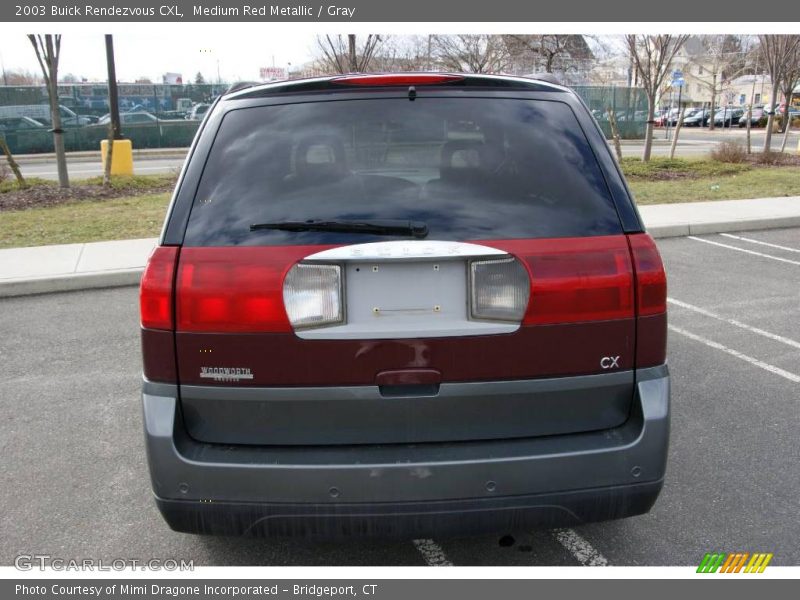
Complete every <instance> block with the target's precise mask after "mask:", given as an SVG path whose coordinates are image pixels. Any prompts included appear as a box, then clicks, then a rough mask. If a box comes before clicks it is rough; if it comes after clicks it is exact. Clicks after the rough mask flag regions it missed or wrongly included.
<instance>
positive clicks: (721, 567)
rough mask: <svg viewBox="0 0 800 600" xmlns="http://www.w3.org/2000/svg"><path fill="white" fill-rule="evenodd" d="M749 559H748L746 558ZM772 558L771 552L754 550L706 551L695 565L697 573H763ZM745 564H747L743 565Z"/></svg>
mask: <svg viewBox="0 0 800 600" xmlns="http://www.w3.org/2000/svg"><path fill="white" fill-rule="evenodd" d="M748 559H749V560H748ZM771 560H772V553H771V552H770V553H766V552H755V553H753V554H750V553H749V552H734V553H731V554H726V553H724V552H708V553H706V555H705V556H704V557H703V560H702V561H701V562H700V566H699V567H697V572H698V573H716V572H717V571H719V572H720V573H739V572H742V573H763V572H764V569H766V568H767V565H768V564H769V561H771ZM745 564H746V565H747V566H745Z"/></svg>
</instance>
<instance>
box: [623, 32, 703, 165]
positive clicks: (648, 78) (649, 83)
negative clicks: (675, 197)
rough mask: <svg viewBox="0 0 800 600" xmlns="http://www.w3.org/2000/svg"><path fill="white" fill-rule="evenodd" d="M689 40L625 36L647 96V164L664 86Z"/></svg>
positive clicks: (663, 35) (672, 37)
mask: <svg viewBox="0 0 800 600" xmlns="http://www.w3.org/2000/svg"><path fill="white" fill-rule="evenodd" d="M688 38H689V36H688V35H666V34H662V35H636V34H634V35H627V36H625V39H626V41H627V45H628V52H629V54H630V56H631V59H632V62H633V64H634V67H635V69H636V73H637V75H638V79H639V82H640V83H641V85H642V88H643V89H644V92H645V95H646V96H647V126H646V128H645V137H644V150H643V151H642V161H644V162H647V161H649V160H650V154H651V152H652V148H653V120H654V117H655V111H656V103H657V102H658V100H659V99H660V97H661V94H662V93H663V89H664V88H663V85H664V82H665V80H666V79H667V76H668V75H669V74H670V72H671V70H672V61H673V60H674V59H675V55H676V54H677V53H678V51H679V50H680V49H681V47H682V46H683V45H684V44H685V43H686V40H687V39H688Z"/></svg>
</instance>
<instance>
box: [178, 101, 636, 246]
mask: <svg viewBox="0 0 800 600" xmlns="http://www.w3.org/2000/svg"><path fill="white" fill-rule="evenodd" d="M386 219H391V220H398V219H399V220H412V221H422V222H425V223H426V224H427V226H428V230H429V234H428V239H432V240H479V239H510V238H539V237H566V236H589V235H608V234H615V233H621V231H622V230H621V226H620V223H619V218H618V217H617V214H616V211H615V209H614V205H613V202H612V200H611V197H610V195H609V192H608V188H607V186H606V184H605V181H604V179H603V176H602V173H601V171H600V168H599V166H598V164H597V161H596V159H595V157H594V155H593V153H592V150H591V148H590V147H589V143H588V142H587V140H586V138H585V136H584V134H583V131H582V130H581V128H580V127H579V125H578V122H577V120H576V118H575V115H574V114H573V113H572V110H571V109H570V107H569V106H567V105H566V104H564V103H562V102H554V101H530V100H513V99H499V98H498V99H486V98H417V99H416V100H415V101H413V102H412V101H409V100H407V99H397V98H392V99H386V98H383V99H380V98H376V99H374V100H373V99H370V100H339V101H326V102H309V103H302V104H290V105H281V106H261V107H253V108H244V109H237V110H233V111H230V112H229V113H228V114H227V115H225V117H224V119H223V121H222V124H221V126H220V129H219V131H218V132H217V135H216V139H215V141H214V143H213V145H212V148H211V152H210V155H209V157H208V160H207V163H206V166H205V169H204V171H203V175H202V178H201V180H200V183H199V186H198V190H197V194H196V196H195V200H194V206H193V207H192V211H191V215H190V218H189V224H188V228H187V232H186V238H185V243H186V244H187V245H194V246H217V245H292V244H328V243H331V244H347V243H361V242H370V241H375V240H378V239H381V240H386V239H392V238H391V237H386V236H383V237H380V238H378V237H376V236H374V235H372V234H369V235H365V234H351V233H346V234H345V233H330V232H287V231H275V230H260V231H251V230H250V226H251V225H252V224H255V223H263V222H282V221H306V220H346V221H350V220H356V221H362V220H386Z"/></svg>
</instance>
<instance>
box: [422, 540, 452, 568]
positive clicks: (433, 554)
mask: <svg viewBox="0 0 800 600" xmlns="http://www.w3.org/2000/svg"><path fill="white" fill-rule="evenodd" d="M414 545H415V546H416V547H417V550H419V553H420V554H422V558H424V559H425V563H426V564H427V565H428V566H429V567H452V566H453V563H451V562H450V561H449V560H448V559H447V555H446V554H445V553H444V550H442V547H441V546H440V545H439V544H437V543H436V542H434V541H433V540H414Z"/></svg>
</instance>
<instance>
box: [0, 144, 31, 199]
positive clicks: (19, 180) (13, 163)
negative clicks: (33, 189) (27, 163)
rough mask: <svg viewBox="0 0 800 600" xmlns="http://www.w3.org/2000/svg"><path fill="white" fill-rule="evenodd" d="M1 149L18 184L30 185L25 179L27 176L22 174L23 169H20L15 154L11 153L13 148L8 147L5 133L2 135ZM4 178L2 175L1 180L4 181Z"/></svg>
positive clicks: (22, 185)
mask: <svg viewBox="0 0 800 600" xmlns="http://www.w3.org/2000/svg"><path fill="white" fill-rule="evenodd" d="M0 151H2V153H3V154H4V155H5V157H6V162H8V166H9V168H10V169H11V171H12V172H13V173H14V177H16V178H17V186H18V187H20V188H26V187H28V183H27V182H26V181H25V178H24V177H23V176H22V171H20V170H19V165H18V164H17V161H16V160H14V155H13V154H11V148H9V147H8V144H7V143H6V138H5V136H4V135H0ZM0 166H2V165H0ZM2 180H3V178H2V177H0V181H2Z"/></svg>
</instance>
